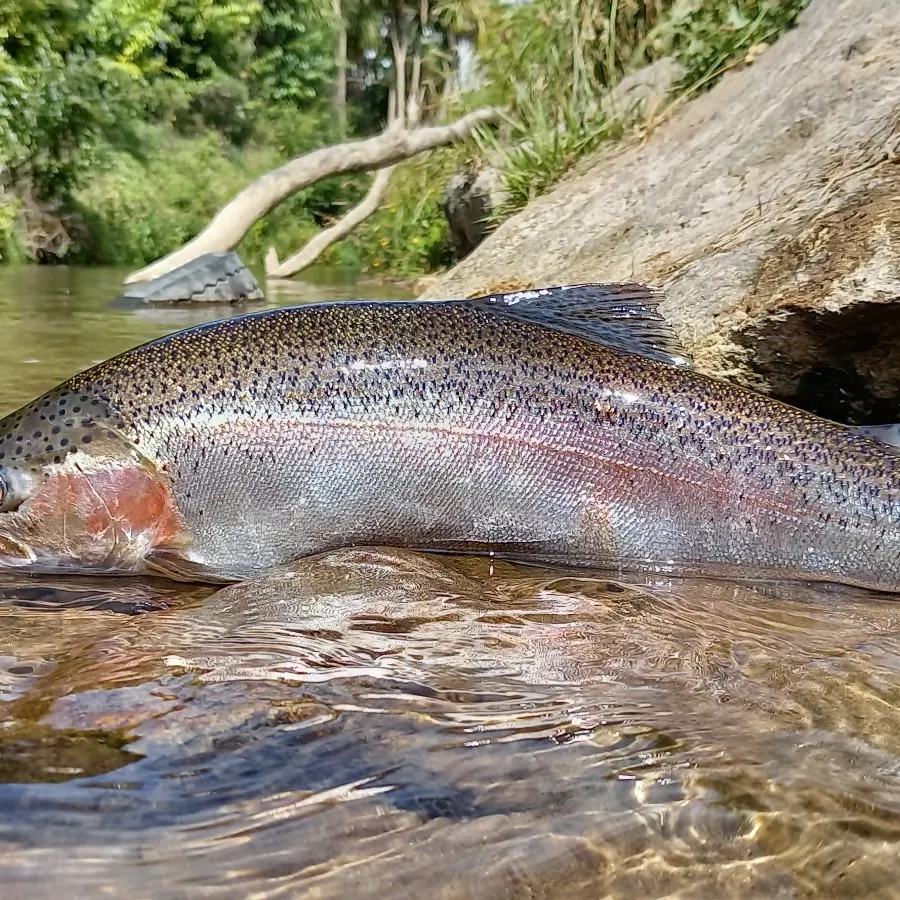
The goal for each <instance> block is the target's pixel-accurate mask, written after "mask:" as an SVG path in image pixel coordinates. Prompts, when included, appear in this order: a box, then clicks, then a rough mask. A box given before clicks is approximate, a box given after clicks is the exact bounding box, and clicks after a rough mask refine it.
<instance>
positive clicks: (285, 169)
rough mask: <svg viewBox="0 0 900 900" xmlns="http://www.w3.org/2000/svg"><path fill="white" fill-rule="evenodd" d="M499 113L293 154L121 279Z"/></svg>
mask: <svg viewBox="0 0 900 900" xmlns="http://www.w3.org/2000/svg"><path fill="white" fill-rule="evenodd" d="M499 117H500V111H499V110H497V109H493V108H484V109H479V110H476V111H475V112H471V113H469V114H468V115H467V116H463V117H462V118H461V119H458V120H457V121H456V122H453V123H451V124H450V125H440V126H434V127H429V128H416V129H413V130H405V129H402V128H389V129H388V130H387V131H385V132H384V133H382V134H379V135H377V136H376V137H371V138H365V139H363V140H358V141H348V142H347V143H344V144H337V145H335V146H333V147H323V148H321V149H319V150H313V152H312V153H307V154H305V155H304V156H298V157H297V158H296V159H292V160H291V161H290V162H288V163H285V164H284V165H283V166H281V167H279V168H277V169H274V170H273V171H271V172H269V173H268V174H266V175H263V176H262V177H261V178H257V179H256V181H254V182H253V183H252V184H250V185H248V186H247V187H246V188H244V190H242V191H241V192H240V193H239V194H238V195H237V196H236V197H235V198H234V199H233V200H231V201H229V202H228V203H226V204H225V206H223V207H222V209H221V210H219V212H218V213H216V215H215V217H214V218H213V220H212V221H211V222H210V223H209V225H207V226H206V228H204V229H203V231H201V232H200V234H198V235H197V236H196V237H195V238H194V239H193V240H192V241H189V242H188V243H187V244H185V245H184V246H183V247H181V248H180V249H178V250H175V251H174V252H172V253H170V254H169V255H168V256H164V257H163V258H162V259H159V260H157V261H156V262H154V263H151V264H150V265H149V266H146V267H144V268H143V269H138V270H137V271H136V272H132V273H131V274H130V275H129V276H128V277H127V278H126V279H125V283H126V284H132V283H134V282H136V281H148V280H149V279H151V278H157V277H158V276H160V275H165V274H166V272H171V271H172V270H173V269H177V268H178V266H181V265H184V264H185V263H186V262H190V261H191V260H192V259H195V258H196V257H198V256H200V254H201V253H210V252H215V251H220V252H221V251H224V250H232V249H234V247H235V246H236V245H237V243H238V242H239V241H240V239H241V238H242V237H243V236H244V235H245V234H246V233H247V231H248V230H249V229H250V227H251V226H252V225H253V224H254V222H256V221H257V220H258V219H260V218H262V217H263V216H264V215H265V214H266V213H267V212H269V211H270V210H271V209H273V208H274V207H275V206H277V205H278V204H279V203H281V201H282V200H284V199H285V198H286V197H289V196H290V195H291V194H293V193H294V192H295V191H298V190H300V189H301V188H304V187H306V186H307V185H310V184H314V183H315V182H317V181H320V180H321V179H322V178H327V177H328V176H329V175H341V174H346V173H349V172H364V171H367V170H369V169H380V168H383V167H384V166H390V165H393V164H394V163H397V162H400V161H401V160H404V159H409V157H411V156H416V155H417V154H419V153H424V152H425V151H426V150H432V149H434V148H435V147H443V146H445V145H447V144H453V143H455V142H456V141H461V140H464V139H465V138H467V137H469V135H470V134H472V132H473V131H474V130H475V129H476V128H477V127H478V126H479V125H483V124H486V123H488V122H495V121H497V120H498V119H499Z"/></svg>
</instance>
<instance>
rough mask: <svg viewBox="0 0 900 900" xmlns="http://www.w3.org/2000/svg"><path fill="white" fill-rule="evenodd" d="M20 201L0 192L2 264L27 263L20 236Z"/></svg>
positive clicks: (0, 254) (0, 256) (0, 259)
mask: <svg viewBox="0 0 900 900" xmlns="http://www.w3.org/2000/svg"><path fill="white" fill-rule="evenodd" d="M18 219H19V201H18V200H16V198H14V197H10V196H8V195H7V194H5V193H4V192H3V191H0V262H3V263H13V262H25V260H26V253H25V248H24V247H23V246H22V239H21V236H20V234H19V223H18Z"/></svg>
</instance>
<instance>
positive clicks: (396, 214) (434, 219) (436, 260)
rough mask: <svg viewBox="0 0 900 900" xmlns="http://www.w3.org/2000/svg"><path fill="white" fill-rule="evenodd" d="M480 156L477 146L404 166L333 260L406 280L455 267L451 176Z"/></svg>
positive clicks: (439, 152) (436, 153)
mask: <svg viewBox="0 0 900 900" xmlns="http://www.w3.org/2000/svg"><path fill="white" fill-rule="evenodd" d="M476 152H477V148H476V147H474V146H473V145H459V146H456V147H451V148H447V149H444V150H436V151H432V152H430V153H427V154H425V155H423V156H421V157H418V158H416V159H412V160H409V161H407V162H405V163H401V164H400V165H398V166H397V168H396V169H395V170H394V174H393V176H392V177H391V182H390V185H389V187H388V193H387V197H386V199H385V204H384V206H383V207H382V208H381V209H380V210H378V212H376V213H375V214H374V215H373V216H372V217H371V218H370V219H367V220H366V221H365V222H363V224H362V225H360V226H359V228H357V229H356V231H355V232H353V234H352V235H351V236H350V237H349V238H347V239H346V240H345V241H343V242H342V243H341V244H338V245H336V246H335V247H334V248H333V249H332V252H331V254H330V255H329V257H328V259H329V261H332V262H335V263H337V264H340V265H350V266H354V267H360V268H362V269H364V270H366V271H368V272H372V273H382V274H387V275H395V276H402V277H412V276H416V275H421V274H422V273H423V272H430V271H433V270H434V269H438V268H441V267H444V266H448V265H450V264H451V263H452V262H453V248H452V245H451V242H450V233H449V227H448V225H447V218H446V216H445V215H444V210H443V203H444V195H445V191H446V188H447V182H448V181H449V180H450V177H451V176H452V175H453V173H454V172H455V171H456V170H457V169H458V168H459V167H460V166H461V165H462V164H463V163H464V162H465V161H466V159H467V158H469V157H471V156H472V155H473V154H474V153H476Z"/></svg>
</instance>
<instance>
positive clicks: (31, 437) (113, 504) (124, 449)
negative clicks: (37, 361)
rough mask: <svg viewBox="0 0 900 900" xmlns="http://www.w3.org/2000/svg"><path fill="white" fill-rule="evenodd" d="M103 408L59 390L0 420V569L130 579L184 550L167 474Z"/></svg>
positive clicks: (99, 402) (86, 397)
mask: <svg viewBox="0 0 900 900" xmlns="http://www.w3.org/2000/svg"><path fill="white" fill-rule="evenodd" d="M126 435H127V431H126V429H125V427H124V423H123V422H122V421H121V419H120V418H119V417H118V416H117V415H116V414H114V413H113V412H112V410H111V409H110V408H109V406H108V405H107V404H106V402H105V401H103V400H101V399H99V398H94V397H91V396H90V395H89V394H85V393H78V392H72V391H57V392H55V393H51V394H49V395H45V396H44V397H41V398H39V399H38V400H35V401H34V402H33V403H31V404H29V405H28V406H26V407H23V408H22V409H21V410H19V411H18V412H15V413H12V414H11V415H9V416H7V417H6V418H5V419H3V420H2V421H0V569H4V568H18V569H27V570H31V571H37V572H61V571H62V572H73V573H76V572H136V571H141V570H143V569H144V567H145V566H144V562H145V560H146V558H147V557H148V556H150V555H152V554H153V552H154V551H155V550H157V549H158V548H162V547H165V548H167V550H168V551H169V552H172V551H176V552H177V550H178V548H179V547H181V546H183V545H184V544H185V540H186V535H185V529H184V526H183V523H182V522H181V520H180V517H179V516H178V512H177V508H176V506H175V504H174V501H173V497H172V491H171V483H170V480H169V478H168V477H167V473H166V471H165V467H164V466H160V465H158V464H157V463H156V462H154V460H152V459H150V458H149V457H148V456H147V455H145V454H144V453H142V452H141V450H140V449H139V448H138V444H137V442H136V441H135V440H134V439H131V438H129V437H128V436H126Z"/></svg>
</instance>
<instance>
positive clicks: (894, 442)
mask: <svg viewBox="0 0 900 900" xmlns="http://www.w3.org/2000/svg"><path fill="white" fill-rule="evenodd" d="M852 430H853V431H855V432H856V433H857V434H859V435H862V436H863V437H867V438H871V439H872V440H873V441H878V442H879V443H881V444H885V445H886V446H888V447H890V449H891V450H893V451H894V453H896V454H898V455H900V425H854V426H853V427H852Z"/></svg>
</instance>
